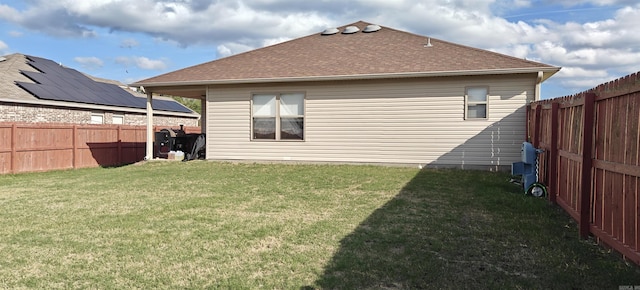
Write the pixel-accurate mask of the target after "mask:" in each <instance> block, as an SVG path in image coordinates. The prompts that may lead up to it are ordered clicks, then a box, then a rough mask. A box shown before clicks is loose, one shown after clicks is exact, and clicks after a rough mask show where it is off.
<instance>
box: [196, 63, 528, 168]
mask: <svg viewBox="0 0 640 290" xmlns="http://www.w3.org/2000/svg"><path fill="white" fill-rule="evenodd" d="M534 82H535V75H518V76H496V77H489V76H476V77H450V78H430V79H409V80H408V79H404V80H400V79H398V80H386V81H380V80H377V81H349V82H323V83H322V82H316V83H311V82H310V83H300V84H291V85H287V84H282V85H275V84H272V85H262V86H258V85H251V86H247V85H245V86H242V87H240V86H238V87H232V86H218V87H213V86H212V87H210V89H209V94H208V102H207V120H208V126H207V128H208V132H207V158H209V159H216V160H257V161H282V160H286V161H311V162H356V163H394V164H415V165H418V164H420V165H429V166H456V167H463V168H464V167H474V166H484V167H498V166H502V167H507V166H510V165H511V163H512V162H514V161H517V160H518V159H519V158H520V144H521V143H522V141H524V135H525V133H524V129H525V110H524V106H525V104H526V102H527V99H531V98H532V97H533V95H534V88H535V84H534ZM468 86H488V87H489V110H488V118H487V119H478V120H465V118H464V93H465V87H468ZM291 91H295V92H304V93H305V95H306V103H305V105H306V108H305V110H306V112H305V131H304V134H305V140H304V141H302V142H300V141H294V142H288V141H251V140H250V137H251V132H250V129H251V126H250V122H251V120H250V113H251V107H250V99H251V95H252V94H254V93H264V92H268V93H272V92H291Z"/></svg>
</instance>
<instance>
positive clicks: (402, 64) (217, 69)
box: [134, 21, 559, 86]
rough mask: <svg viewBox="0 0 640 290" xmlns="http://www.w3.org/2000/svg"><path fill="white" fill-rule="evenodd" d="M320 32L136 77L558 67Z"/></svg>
mask: <svg viewBox="0 0 640 290" xmlns="http://www.w3.org/2000/svg"><path fill="white" fill-rule="evenodd" d="M368 24H369V23H366V22H362V21H360V22H357V23H354V24H349V25H345V26H343V27H340V28H339V30H340V31H343V30H344V28H345V27H347V26H357V27H358V28H360V32H357V33H354V34H342V33H337V34H333V35H321V33H320V32H318V33H315V34H313V35H309V36H306V37H302V38H298V39H294V40H291V41H287V42H283V43H280V44H276V45H272V46H268V47H264V48H260V49H256V50H252V51H248V52H245V53H241V54H237V55H233V56H229V57H226V58H221V59H218V60H215V61H211V62H207V63H203V64H199V65H195V66H192V67H188V68H184V69H181V70H177V71H174V72H170V73H166V74H163V75H159V76H156V77H152V78H149V79H146V80H142V81H139V82H137V83H136V84H134V85H145V86H146V85H153V84H157V85H161V84H180V83H185V84H186V83H206V82H207V81H212V82H220V81H225V80H226V81H247V82H250V81H251V80H253V81H259V80H260V79H271V80H273V79H296V78H298V79H299V78H306V79H313V78H326V77H340V76H367V75H393V74H395V75H398V74H412V73H437V72H465V71H486V70H511V69H531V71H535V69H538V68H540V69H543V70H547V71H551V72H553V73H555V71H557V70H558V69H559V68H557V67H553V66H550V65H546V64H542V63H538V62H533V61H528V60H524V59H519V58H515V57H511V56H507V55H503V54H499V53H494V52H490V51H487V50H482V49H477V48H472V47H468V46H463V45H459V44H454V43H450V42H446V41H442V40H438V39H434V38H431V39H430V42H431V45H432V46H431V47H426V44H427V42H428V38H427V37H426V36H420V35H416V34H412V33H408V32H404V31H399V30H395V29H392V28H387V27H382V29H381V30H379V31H377V32H370V33H364V32H362V30H363V29H364V28H365V27H366V26H367V25H368Z"/></svg>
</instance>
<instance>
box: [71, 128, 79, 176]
mask: <svg viewBox="0 0 640 290" xmlns="http://www.w3.org/2000/svg"><path fill="white" fill-rule="evenodd" d="M72 131H73V133H71V134H72V135H73V137H72V138H71V142H73V144H72V148H73V149H72V150H73V153H72V154H73V157H72V158H71V162H72V166H73V168H78V156H77V155H78V144H77V143H78V125H73V130H72Z"/></svg>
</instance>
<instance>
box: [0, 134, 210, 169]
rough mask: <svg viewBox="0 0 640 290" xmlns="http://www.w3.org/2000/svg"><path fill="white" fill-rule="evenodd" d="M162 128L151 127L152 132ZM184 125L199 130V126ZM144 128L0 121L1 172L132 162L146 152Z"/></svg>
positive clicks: (142, 157)
mask: <svg viewBox="0 0 640 290" xmlns="http://www.w3.org/2000/svg"><path fill="white" fill-rule="evenodd" d="M163 128H166V127H159V126H158V127H154V132H155V131H158V130H160V129H163ZM177 128H178V127H176V128H175V129H177ZM184 129H185V131H186V132H187V133H199V132H200V128H199V127H185V128H184ZM146 130H147V129H146V126H126V125H73V124H42V123H0V140H2V141H1V142H0V174H6V173H22V172H32V171H48V170H59V169H71V168H83V167H97V166H118V165H124V164H130V163H135V162H138V161H141V160H143V159H144V157H145V155H146V139H147V137H146V136H147V133H146V132H147V131H146Z"/></svg>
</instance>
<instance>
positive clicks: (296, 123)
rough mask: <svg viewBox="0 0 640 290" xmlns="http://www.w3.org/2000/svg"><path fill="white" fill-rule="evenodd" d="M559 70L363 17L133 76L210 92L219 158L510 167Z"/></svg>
mask: <svg viewBox="0 0 640 290" xmlns="http://www.w3.org/2000/svg"><path fill="white" fill-rule="evenodd" d="M559 70H560V68H559V67H555V66H551V65H547V64H543V63H538V62H534V61H530V60H525V59H520V58H515V57H511V56H507V55H503V54H499V53H495V52H491V51H486V50H482V49H477V48H472V47H467V46H463V45H459V44H455V43H451V42H447V41H443V40H439V39H435V38H430V37H427V36H421V35H416V34H412V33H408V32H404V31H400V30H396V29H393V28H388V27H381V26H379V25H375V24H371V23H366V22H362V21H360V22H357V23H353V24H349V25H345V26H343V27H338V28H331V29H327V30H325V31H319V32H318V33H315V34H312V35H309V36H305V37H301V38H298V39H294V40H291V41H287V42H283V43H280V44H276V45H272V46H268V47H264V48H260V49H256V50H252V51H249V52H245V53H241V54H237V55H233V56H229V57H226V58H221V59H218V60H215V61H211V62H207V63H203V64H199V65H195V66H192V67H187V68H184V69H181V70H177V71H173V72H170V73H167V74H163V75H159V76H156V77H152V78H149V79H145V80H142V81H139V82H137V83H135V84H133V86H144V87H145V88H146V90H147V92H148V93H161V94H171V95H180V96H183V97H192V98H205V100H206V106H205V108H204V109H203V119H204V120H205V121H204V123H203V126H205V128H204V130H206V133H207V135H206V136H207V140H206V141H207V144H206V152H207V153H206V155H207V158H208V159H212V160H249V161H293V162H338V163H373V164H398V165H412V166H419V167H423V166H428V167H458V168H466V169H490V170H508V168H510V166H511V163H512V162H515V161H518V160H519V159H520V146H521V144H522V141H524V140H525V138H526V137H525V119H526V112H525V106H526V105H527V104H528V103H529V102H532V101H535V100H538V99H539V94H540V85H541V83H542V82H543V81H544V80H546V79H548V78H549V77H551V76H552V75H553V74H555V73H556V72H558V71H559Z"/></svg>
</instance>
